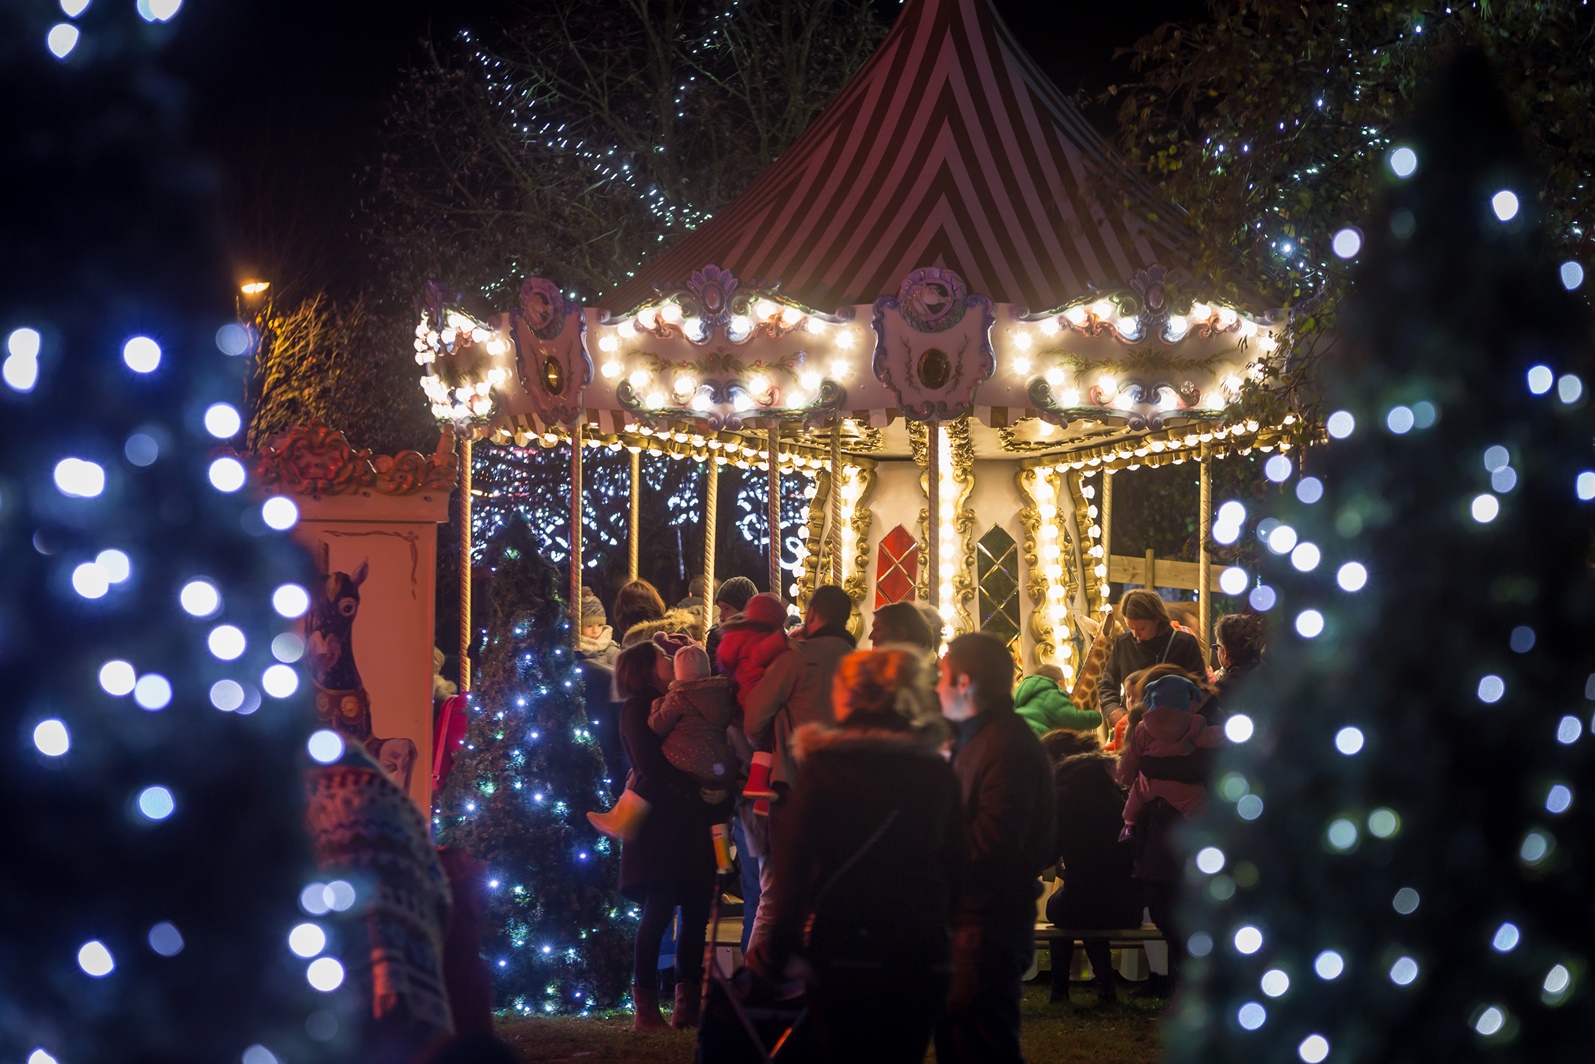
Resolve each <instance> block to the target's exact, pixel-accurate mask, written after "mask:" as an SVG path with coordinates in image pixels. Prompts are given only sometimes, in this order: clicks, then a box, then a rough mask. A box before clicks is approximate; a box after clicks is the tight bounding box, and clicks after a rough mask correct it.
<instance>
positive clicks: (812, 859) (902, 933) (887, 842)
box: [759, 724, 966, 977]
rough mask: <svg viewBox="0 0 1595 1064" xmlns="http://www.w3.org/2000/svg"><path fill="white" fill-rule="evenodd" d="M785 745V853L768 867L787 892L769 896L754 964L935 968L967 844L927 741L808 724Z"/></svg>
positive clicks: (948, 774)
mask: <svg viewBox="0 0 1595 1064" xmlns="http://www.w3.org/2000/svg"><path fill="white" fill-rule="evenodd" d="M793 745H794V747H795V749H796V751H797V752H798V754H799V758H800V761H799V767H798V781H799V782H798V786H797V787H796V788H795V791H794V800H793V806H792V809H793V812H792V828H791V836H790V838H791V845H789V846H784V847H781V848H779V849H778V851H777V852H776V854H775V856H774V857H773V858H772V860H774V861H775V862H776V864H775V868H774V871H773V874H774V876H775V877H776V878H777V879H778V880H779V881H780V882H782V883H789V884H791V887H790V889H787V890H782V891H780V892H779V896H778V905H779V908H778V909H777V910H776V911H775V912H774V914H773V923H772V925H771V933H770V940H769V944H768V946H767V947H766V950H764V951H761V954H760V957H759V962H760V963H761V965H763V967H764V968H765V969H766V970H768V971H770V972H773V973H779V972H780V971H781V970H782V969H783V968H784V966H785V961H786V959H787V958H788V957H790V956H791V955H792V954H794V953H802V954H803V955H804V956H805V957H807V958H808V960H809V961H810V962H811V963H812V964H814V965H815V967H816V968H817V969H819V971H820V972H821V974H822V977H823V973H824V971H825V970H826V968H827V967H828V966H830V965H833V964H840V965H844V966H846V967H847V968H849V969H851V970H854V971H856V970H857V969H859V968H866V969H868V968H881V969H888V970H891V969H895V970H897V971H899V972H903V971H907V972H923V971H925V970H926V969H929V968H936V967H942V968H945V966H946V965H947V964H948V963H949V958H950V934H951V932H950V928H951V922H952V916H953V911H954V906H955V904H956V901H957V898H958V892H959V885H960V882H961V880H962V878H963V874H964V865H965V860H966V845H965V841H964V831H963V810H962V801H961V798H960V795H959V790H958V780H957V778H956V777H954V775H953V773H952V770H951V769H949V768H948V766H947V764H946V762H945V761H943V760H942V758H941V754H940V751H939V749H938V747H937V745H936V743H935V742H934V741H933V740H930V739H927V738H926V737H924V736H922V735H919V734H916V733H912V732H906V731H902V732H899V731H886V730H878V729H872V728H862V727H856V726H849V725H847V724H843V725H840V726H838V727H834V728H826V727H821V726H819V725H813V724H810V725H806V726H804V727H803V728H801V729H799V730H798V732H797V733H796V735H795V736H794V737H793ZM883 829H884V830H883ZM877 833H878V834H877ZM872 840H873V841H872ZM905 887H906V888H907V893H905ZM806 929H807V937H808V944H807V946H806V947H805V945H804V942H803V939H804V937H805V930H806Z"/></svg>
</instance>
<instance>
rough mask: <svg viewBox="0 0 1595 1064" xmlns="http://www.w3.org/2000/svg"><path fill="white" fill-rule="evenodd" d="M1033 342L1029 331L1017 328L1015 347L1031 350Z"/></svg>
mask: <svg viewBox="0 0 1595 1064" xmlns="http://www.w3.org/2000/svg"><path fill="white" fill-rule="evenodd" d="M1031 343H1032V341H1031V339H1030V334H1029V333H1027V332H1022V331H1018V330H1015V332H1014V334H1013V345H1014V347H1016V348H1018V349H1019V350H1021V351H1028V350H1030V345H1031Z"/></svg>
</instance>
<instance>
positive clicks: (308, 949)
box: [288, 732, 327, 960]
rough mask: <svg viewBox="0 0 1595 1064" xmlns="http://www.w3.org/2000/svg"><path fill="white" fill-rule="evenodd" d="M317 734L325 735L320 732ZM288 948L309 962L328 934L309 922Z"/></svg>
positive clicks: (291, 937) (295, 933)
mask: <svg viewBox="0 0 1595 1064" xmlns="http://www.w3.org/2000/svg"><path fill="white" fill-rule="evenodd" d="M317 734H318V735H319V734H325V733H321V732H318V733H317ZM288 948H289V949H291V950H293V952H294V954H295V955H296V956H299V957H304V958H306V959H307V960H308V959H309V958H311V957H314V956H316V955H317V954H318V953H320V952H321V951H322V950H324V949H326V948H327V933H326V932H325V931H323V930H322V929H321V926H320V925H319V924H312V923H309V922H308V921H307V922H306V923H302V924H300V925H298V926H297V927H295V928H294V929H293V930H292V931H290V932H288Z"/></svg>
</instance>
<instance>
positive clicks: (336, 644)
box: [305, 546, 416, 789]
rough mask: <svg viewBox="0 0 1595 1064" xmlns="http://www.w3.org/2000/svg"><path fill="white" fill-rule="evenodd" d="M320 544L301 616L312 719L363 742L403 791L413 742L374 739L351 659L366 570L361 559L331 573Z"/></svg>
mask: <svg viewBox="0 0 1595 1064" xmlns="http://www.w3.org/2000/svg"><path fill="white" fill-rule="evenodd" d="M326 555H327V550H326V548H325V546H323V548H322V571H323V572H324V573H325V577H326V578H325V580H324V582H323V584H322V597H321V598H320V599H318V600H317V601H316V603H315V604H314V605H313V606H312V607H311V610H310V613H309V615H308V616H307V618H306V624H305V628H306V633H305V634H306V641H305V666H306V670H307V671H308V672H309V673H310V685H311V687H312V688H314V690H315V692H316V718H317V719H318V720H320V721H321V722H322V723H324V724H326V725H327V726H328V727H331V728H334V729H336V730H337V731H339V732H341V733H342V734H344V735H345V736H347V737H348V738H349V739H351V740H353V741H355V742H357V743H359V744H360V745H362V746H364V747H365V749H366V752H367V753H369V754H370V755H371V757H372V758H373V759H374V760H375V761H376V762H377V763H378V764H379V765H381V766H382V768H383V769H384V770H385V771H386V772H387V773H388V775H389V776H390V777H392V779H393V781H394V782H395V783H397V784H398V785H399V786H400V787H403V788H405V789H408V788H409V786H410V774H411V772H412V770H413V769H414V767H415V758H416V749H415V743H414V742H412V741H411V740H409V739H382V738H378V737H377V736H376V735H375V733H374V732H373V730H372V727H371V696H370V695H368V694H367V693H366V688H365V683H364V682H363V681H362V680H361V679H360V666H359V665H358V664H356V662H355V657H354V619H355V616H356V615H357V614H359V612H360V585H361V584H363V583H365V580H366V577H367V576H368V575H369V574H370V562H369V561H362V562H361V563H360V566H359V568H357V569H355V571H354V572H353V573H341V572H333V571H331V566H330V564H329V563H328V561H327V557H326Z"/></svg>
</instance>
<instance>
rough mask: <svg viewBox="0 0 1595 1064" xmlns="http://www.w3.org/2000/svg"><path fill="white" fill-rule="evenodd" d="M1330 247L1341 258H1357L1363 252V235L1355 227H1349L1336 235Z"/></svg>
mask: <svg viewBox="0 0 1595 1064" xmlns="http://www.w3.org/2000/svg"><path fill="white" fill-rule="evenodd" d="M1329 247H1330V249H1331V250H1332V251H1334V253H1335V255H1336V256H1337V257H1339V258H1342V259H1350V258H1355V257H1356V255H1357V252H1359V251H1361V250H1362V233H1361V231H1359V230H1358V229H1357V228H1356V227H1355V226H1347V227H1346V228H1344V229H1342V230H1340V231H1339V232H1338V233H1336V234H1335V236H1334V239H1332V240H1331V241H1330V242H1329Z"/></svg>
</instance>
